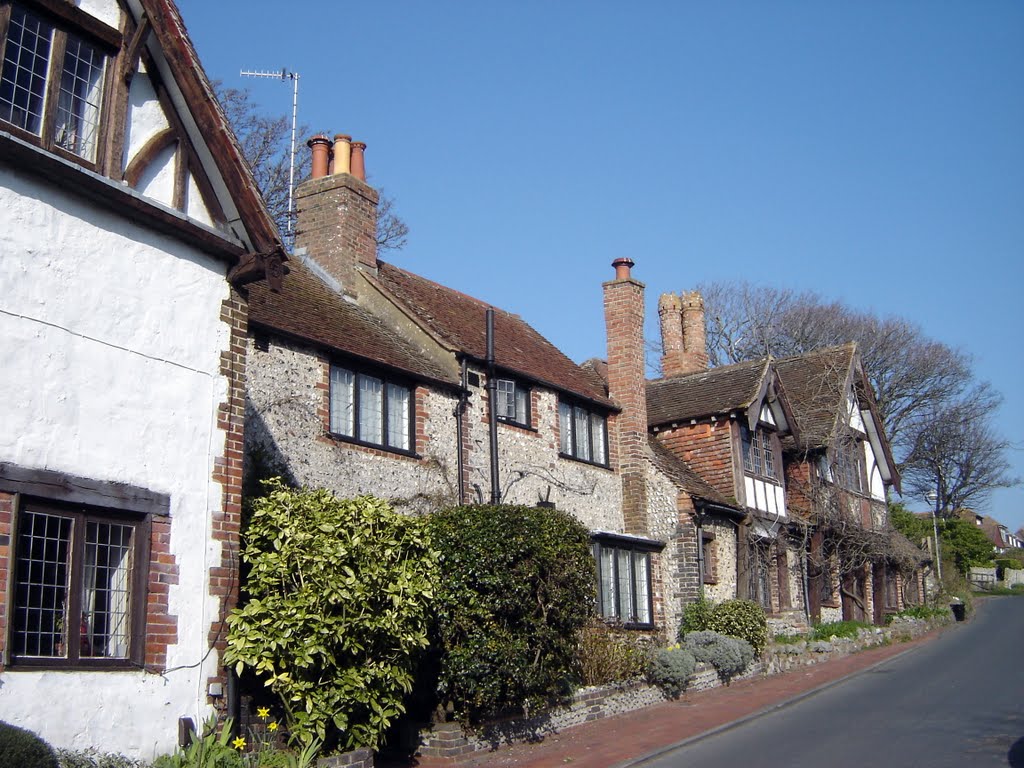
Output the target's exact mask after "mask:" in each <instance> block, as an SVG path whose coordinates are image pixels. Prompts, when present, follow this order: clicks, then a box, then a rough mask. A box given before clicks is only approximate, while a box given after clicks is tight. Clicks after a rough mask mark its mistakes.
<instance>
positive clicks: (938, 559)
mask: <svg viewBox="0 0 1024 768" xmlns="http://www.w3.org/2000/svg"><path fill="white" fill-rule="evenodd" d="M925 498H926V499H927V500H928V501H929V503H931V505H932V531H933V532H934V534H935V569H936V573H938V575H939V588H940V589H941V588H942V552H941V550H940V549H939V518H938V513H939V501H940V496H939V494H937V493H929V494H927V495H926V496H925Z"/></svg>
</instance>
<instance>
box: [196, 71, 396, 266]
mask: <svg viewBox="0 0 1024 768" xmlns="http://www.w3.org/2000/svg"><path fill="white" fill-rule="evenodd" d="M213 88H214V92H215V93H216V94H217V100H218V101H219V102H220V105H221V107H222V108H223V110H224V113H225V115H227V118H228V122H230V123H231V127H232V128H233V129H234V131H235V135H236V136H237V137H238V141H239V144H240V145H241V147H242V154H243V155H244V156H245V159H246V160H248V162H249V167H250V168H251V169H252V173H253V177H254V178H255V180H256V186H257V187H258V188H259V190H260V194H262V195H263V200H264V202H266V204H267V209H268V210H269V211H270V215H271V216H272V217H273V219H274V221H275V222H276V223H277V227H278V229H279V230H280V231H281V232H287V231H289V227H288V219H289V211H288V179H289V171H290V163H289V155H290V154H291V131H292V121H291V116H290V115H268V114H265V113H263V112H261V111H260V107H259V105H258V104H256V103H255V102H254V101H253V99H252V94H251V93H250V92H249V89H247V88H246V89H243V90H240V89H237V88H225V87H224V86H223V84H222V83H220V82H215V83H213ZM296 130H297V135H298V136H299V137H303V136H308V135H309V133H310V130H309V127H308V126H306V125H301V126H299V127H298V128H297V129H296ZM296 154H297V157H296V158H295V183H296V184H298V183H299V182H300V181H302V180H303V179H305V178H308V176H309V174H310V169H311V163H312V158H311V155H310V154H309V153H308V152H306V151H304V148H303V147H302V146H301V144H300V145H299V146H296ZM377 191H378V192H379V193H380V204H379V206H378V210H377V249H378V251H389V250H391V251H396V250H401V249H402V248H404V247H405V245H406V243H407V242H408V238H409V227H408V225H407V224H406V223H405V221H403V220H402V218H401V217H399V216H398V213H397V212H396V211H395V201H394V198H392V197H388V196H387V195H386V194H384V190H383V189H380V188H378V190H377Z"/></svg>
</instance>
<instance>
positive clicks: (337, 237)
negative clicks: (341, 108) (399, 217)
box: [295, 134, 380, 296]
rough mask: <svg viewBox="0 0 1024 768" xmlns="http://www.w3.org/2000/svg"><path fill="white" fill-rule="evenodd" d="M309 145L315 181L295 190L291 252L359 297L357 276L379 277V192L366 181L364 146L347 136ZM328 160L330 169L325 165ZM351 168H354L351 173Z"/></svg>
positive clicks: (318, 138)
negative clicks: (298, 253) (298, 252)
mask: <svg viewBox="0 0 1024 768" xmlns="http://www.w3.org/2000/svg"><path fill="white" fill-rule="evenodd" d="M334 138H335V140H334V146H333V148H332V147H331V141H330V139H328V138H327V137H326V136H324V135H318V136H314V137H313V138H312V139H310V140H309V141H308V142H307V145H308V146H309V147H310V149H311V150H312V151H313V159H314V162H313V175H312V178H310V179H309V180H308V181H306V182H304V183H302V184H300V185H299V186H298V187H297V188H296V190H295V203H296V209H297V219H296V222H295V247H296V249H299V248H305V249H306V255H307V256H308V257H309V258H310V259H312V260H313V261H315V262H316V263H317V264H319V265H320V266H321V267H323V268H324V269H325V270H326V271H327V272H328V273H329V274H330V275H331V276H332V277H333V278H335V279H336V280H338V281H339V282H340V283H341V287H342V290H343V291H344V292H345V293H347V294H349V295H352V296H355V295H356V294H357V292H358V283H357V282H356V272H357V271H359V270H363V271H367V272H370V273H371V274H376V273H377V206H378V204H379V202H380V197H379V195H378V194H377V190H375V189H374V188H373V187H371V186H370V185H369V184H367V183H366V181H365V171H364V168H363V152H364V150H365V149H366V145H365V144H363V143H362V142H352V141H351V140H350V138H349V137H348V136H347V135H345V134H338V135H337V136H335V137H334ZM325 158H329V160H330V164H329V165H327V164H325ZM353 166H355V167H353Z"/></svg>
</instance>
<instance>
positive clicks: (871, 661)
mask: <svg viewBox="0 0 1024 768" xmlns="http://www.w3.org/2000/svg"><path fill="white" fill-rule="evenodd" d="M946 629H947V628H945V627H943V628H940V629H937V630H933V631H932V632H930V633H928V634H926V635H924V636H922V637H920V638H918V639H917V640H913V641H911V642H907V643H898V644H895V645H890V646H883V647H880V648H871V649H869V650H866V651H861V652H859V653H854V654H851V655H850V656H846V657H845V658H842V659H835V660H833V661H828V662H824V663H821V664H816V665H814V666H811V667H804V668H801V669H796V670H792V671H790V672H786V673H784V674H781V675H774V676H772V677H761V678H755V679H752V680H742V681H739V682H735V683H733V684H732V685H731V686H727V687H726V686H723V687H721V688H713V689H711V690H709V691H699V692H696V693H687V694H684V695H683V697H682V698H681V699H679V700H678V701H670V702H665V703H664V704H658V705H656V706H653V707H648V708H646V709H642V710H638V711H636V712H630V713H628V714H625V715H619V716H617V717H610V718H606V719H603V720H594V721H591V722H589V723H584V724H583V725H578V726H576V727H574V728H567V729H565V730H564V731H562V732H560V733H556V734H553V735H550V736H547V737H546V738H545V739H544V740H543V741H541V742H539V743H535V744H517V745H514V746H509V747H501V748H500V749H498V750H496V751H494V752H482V753H476V754H473V755H471V756H467V758H464V759H463V760H461V761H460V762H459V764H458V765H459V766H460V767H461V766H473V767H474V768H476V767H486V768H513V767H514V768H554V767H555V766H572V767H573V768H612V766H625V765H628V764H629V763H631V762H632V761H634V760H636V759H638V758H640V757H643V756H645V755H649V754H651V753H653V752H658V751H661V750H664V749H667V748H669V747H671V746H673V745H675V744H678V743H679V742H681V741H684V740H686V739H690V738H693V737H695V736H698V735H700V734H704V733H707V732H708V731H713V730H717V729H720V728H722V727H725V726H727V725H729V724H735V722H736V721H738V720H741V719H743V718H745V717H750V716H753V715H755V714H757V713H760V712H764V711H766V710H770V709H774V708H775V707H778V706H781V705H783V704H784V703H786V702H788V701H791V700H792V699H794V698H797V697H800V696H803V695H806V694H809V693H811V692H812V691H815V690H816V689H818V688H821V687H822V686H826V685H829V684H832V683H835V682H837V681H839V680H841V679H843V678H845V677H847V676H848V675H852V674H854V673H856V672H860V671H862V670H864V669H867V668H868V667H871V666H874V665H876V664H880V663H881V662H883V661H886V660H888V659H891V658H892V657H894V656H897V655H899V654H902V653H907V652H908V651H911V650H913V649H914V648H916V647H917V646H920V645H921V644H922V643H926V642H928V641H930V640H932V639H934V638H935V637H936V636H937V635H938V634H939V633H940V632H943V631H945V630H946ZM414 765H419V766H421V768H431V767H432V766H442V765H443V766H450V765H451V763H449V762H447V761H440V760H437V761H435V760H427V759H425V758H424V759H421V760H420V762H419V763H414Z"/></svg>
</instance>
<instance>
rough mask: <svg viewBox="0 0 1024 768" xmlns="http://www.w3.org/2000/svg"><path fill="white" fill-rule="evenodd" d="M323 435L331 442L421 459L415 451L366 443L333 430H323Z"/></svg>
mask: <svg viewBox="0 0 1024 768" xmlns="http://www.w3.org/2000/svg"><path fill="white" fill-rule="evenodd" d="M323 437H324V438H325V439H327V440H330V441H331V442H332V443H341V444H344V445H354V446H356V447H359V448H368V449H370V450H372V451H380V452H381V453H391V454H394V455H395V456H404V457H406V458H408V459H422V458H423V457H422V456H420V454H418V453H416V451H405V450H402V449H401V448H392V447H391V446H388V445H378V444H377V443H367V442H365V441H363V440H356V439H354V438H351V437H348V436H347V435H338V434H335V433H334V432H324V433H323Z"/></svg>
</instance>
